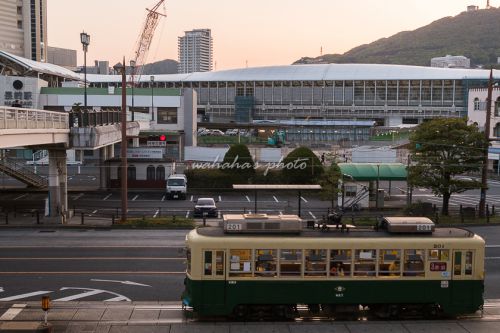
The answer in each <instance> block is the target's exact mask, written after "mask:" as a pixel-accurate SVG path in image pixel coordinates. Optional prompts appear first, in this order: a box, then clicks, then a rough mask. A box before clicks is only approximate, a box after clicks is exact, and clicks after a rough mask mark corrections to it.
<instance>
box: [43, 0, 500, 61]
mask: <svg viewBox="0 0 500 333" xmlns="http://www.w3.org/2000/svg"><path fill="white" fill-rule="evenodd" d="M157 1H158V0H85V1H84V0H48V19H49V22H48V25H49V26H48V34H49V35H48V39H49V45H50V46H56V47H63V48H71V49H76V50H77V51H78V63H79V64H82V63H83V55H82V47H81V44H80V37H79V34H80V32H82V31H83V30H85V31H86V32H88V33H89V34H90V35H91V44H90V46H89V52H88V55H87V61H89V62H93V61H94V60H109V61H110V65H113V64H115V63H116V62H118V61H119V59H121V58H122V57H123V56H125V57H126V58H127V59H130V57H131V56H132V54H133V50H134V48H135V44H136V41H137V39H138V36H139V32H140V31H141V29H142V25H143V23H144V20H145V17H146V10H145V9H146V8H151V7H153V6H154V4H156V2H157ZM490 3H491V5H492V6H496V7H498V6H500V0H491V1H490ZM467 5H478V6H480V8H484V7H485V6H486V0H484V1H478V0H399V1H396V0H383V1H382V0H357V1H356V0H351V1H341V0H309V1H303V0H252V1H243V0H167V1H166V2H165V8H166V13H167V17H166V18H164V19H162V21H161V22H160V24H159V26H158V28H157V30H156V34H155V38H154V41H153V44H152V46H151V49H150V52H149V57H148V62H152V61H156V60H162V59H166V58H169V59H175V60H177V37H178V36H181V35H183V34H184V31H186V30H192V29H197V28H210V29H212V35H213V37H214V60H215V61H216V63H217V70H221V69H230V68H240V67H245V66H246V63H247V61H248V66H250V67H254V66H266V65H288V64H291V63H292V62H294V61H295V60H297V59H300V58H301V57H304V56H309V57H316V56H319V55H320V50H321V47H323V54H327V53H343V52H345V51H348V50H349V49H351V48H353V47H355V46H358V45H361V44H365V43H370V42H372V41H375V40H377V39H379V38H383V37H389V36H391V35H393V34H395V33H397V32H400V31H404V30H414V29H416V28H419V27H421V26H424V25H427V24H429V23H431V22H433V21H435V20H437V19H440V18H442V17H445V16H455V15H458V14H459V13H461V12H462V11H465V10H466V7H467ZM127 62H128V60H127Z"/></svg>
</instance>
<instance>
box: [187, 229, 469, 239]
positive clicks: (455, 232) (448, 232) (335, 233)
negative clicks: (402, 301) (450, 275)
mask: <svg viewBox="0 0 500 333" xmlns="http://www.w3.org/2000/svg"><path fill="white" fill-rule="evenodd" d="M196 232H197V233H198V234H199V235H201V236H206V237H249V238H287V237H288V238H306V239H309V238H357V239H359V238H367V239H369V238H404V239H406V238H419V239H423V238H450V239H451V238H467V239H468V238H473V237H474V236H475V234H474V233H473V232H472V231H469V230H466V229H461V228H436V229H435V230H434V232H433V233H428V234H414V233H408V234H401V233H389V232H387V231H386V230H379V231H375V230H373V229H369V228H359V229H351V230H350V231H349V232H340V231H339V230H330V231H329V232H324V231H319V230H311V229H304V230H303V231H302V232H301V233H300V234H273V233H269V234H263V233H259V234H248V233H244V234H233V233H231V234H227V233H224V230H223V228H220V227H202V228H198V229H196Z"/></svg>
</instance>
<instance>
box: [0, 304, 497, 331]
mask: <svg viewBox="0 0 500 333" xmlns="http://www.w3.org/2000/svg"><path fill="white" fill-rule="evenodd" d="M22 305H24V307H23V308H22V311H20V312H19V313H18V314H17V315H15V316H14V318H12V319H11V320H3V321H0V332H6V331H7V330H6V329H7V327H10V328H11V329H12V328H13V327H18V328H20V327H21V326H22V325H25V324H27V323H40V322H42V320H43V317H44V313H43V311H42V310H41V309H40V303H38V302H28V303H26V304H20V305H18V307H19V306H22ZM11 309H16V308H15V307H14V306H13V304H6V303H3V304H0V318H3V317H5V312H8V311H11ZM496 313H499V312H498V308H492V309H488V308H486V310H485V318H483V319H481V318H473V319H462V320H433V321H428V320H405V321H390V322H385V321H367V322H366V321H348V322H336V321H297V322H244V323H234V322H227V321H218V322H213V321H211V322H200V321H196V320H193V319H186V317H185V316H184V315H183V311H182V308H181V305H180V303H179V302H134V303H120V304H117V303H102V302H72V303H70V302H68V303H66V302H65V303H64V304H61V303H56V304H54V305H53V308H52V309H51V310H50V311H49V314H48V322H49V323H50V324H51V325H52V327H53V330H52V332H57V333H59V332H61V333H63V332H64V333H66V332H67V333H70V332H99V333H124V332H134V333H143V332H164V333H165V332H167V333H201V332H203V333H205V332H207V333H241V332H243V333H246V332H248V333H251V332H258V333H316V332H336V333H344V332H345V333H348V332H365V333H376V332H406V333H416V332H421V333H425V332H458V333H462V332H463V333H467V332H479V333H482V332H485V333H486V332H496V331H497V330H498V325H499V321H500V316H498V315H496ZM2 314H3V316H1V315H2Z"/></svg>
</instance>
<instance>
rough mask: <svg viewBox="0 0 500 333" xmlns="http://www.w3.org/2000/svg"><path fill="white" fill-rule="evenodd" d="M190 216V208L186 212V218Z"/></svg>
mask: <svg viewBox="0 0 500 333" xmlns="http://www.w3.org/2000/svg"><path fill="white" fill-rule="evenodd" d="M188 217H189V210H188V211H187V212H186V218H188Z"/></svg>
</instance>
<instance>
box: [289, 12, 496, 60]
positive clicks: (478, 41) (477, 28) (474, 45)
mask: <svg viewBox="0 0 500 333" xmlns="http://www.w3.org/2000/svg"><path fill="white" fill-rule="evenodd" d="M447 54H451V55H464V56H466V57H468V58H470V59H471V66H477V65H490V64H496V63H497V57H500V9H498V8H491V9H483V10H479V11H475V12H463V13H461V14H459V15H457V16H455V17H445V18H442V19H440V20H437V21H435V22H433V23H431V24H429V25H427V26H424V27H422V28H419V29H416V30H413V31H403V32H400V33H398V34H396V35H393V36H391V37H389V38H382V39H379V40H377V41H375V42H373V43H370V44H365V45H361V46H358V47H356V48H353V49H352V50H350V51H348V52H346V53H344V54H328V55H323V56H321V57H317V58H307V57H305V58H302V59H300V60H298V61H296V62H295V63H294V64H303V63H380V64H401V65H420V66H429V65H430V61H431V58H433V57H441V56H445V55H447Z"/></svg>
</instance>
